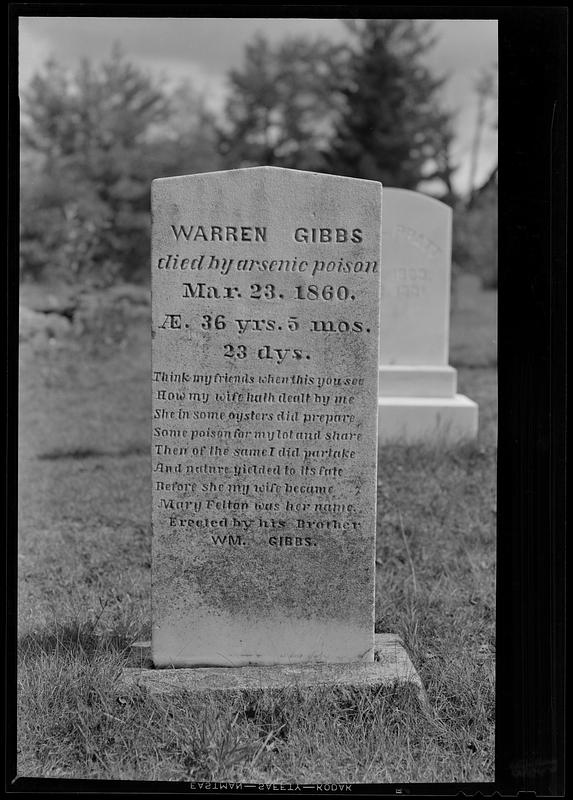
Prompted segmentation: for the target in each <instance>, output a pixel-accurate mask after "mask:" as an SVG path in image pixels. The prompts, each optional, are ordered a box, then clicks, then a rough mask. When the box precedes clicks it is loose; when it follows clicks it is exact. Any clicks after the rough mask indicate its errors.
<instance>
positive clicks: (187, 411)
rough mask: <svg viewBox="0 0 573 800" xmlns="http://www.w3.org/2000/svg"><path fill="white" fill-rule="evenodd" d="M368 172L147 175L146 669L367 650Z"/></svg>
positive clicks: (370, 429) (374, 257)
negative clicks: (149, 516) (364, 175)
mask: <svg viewBox="0 0 573 800" xmlns="http://www.w3.org/2000/svg"><path fill="white" fill-rule="evenodd" d="M380 214H381V185H380V184H379V183H376V182H373V181H365V180H356V179H353V178H344V177H338V176H330V175H320V174H317V173H310V172H300V171H295V170H287V169H278V168H273V167H255V168H252V169H239V170H230V171H226V172H215V173H206V174H201V175H190V176H181V177H174V178H162V179H158V180H156V181H154V182H153V188H152V218H153V226H152V298H153V328H152V337H153V344H152V396H153V423H152V486H153V491H152V502H153V572H152V575H153V580H152V600H153V603H152V608H153V634H152V658H153V662H154V664H155V666H156V667H202V666H203V667H245V666H247V665H281V664H336V663H352V662H373V660H374V569H375V568H374V549H375V532H376V531H375V529H376V515H375V505H376V460H377V430H376V427H377V379H378V342H379V331H378V328H379V290H380Z"/></svg>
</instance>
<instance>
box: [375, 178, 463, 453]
mask: <svg viewBox="0 0 573 800" xmlns="http://www.w3.org/2000/svg"><path fill="white" fill-rule="evenodd" d="M451 241H452V211H451V209H450V208H449V207H448V206H446V205H445V204H444V203H441V202H440V201H439V200H434V199H433V198H430V197H426V196H425V195H422V194H419V193H417V192H411V191H407V190H404V189H385V190H384V212H383V224H382V296H381V306H380V315H381V316H380V366H379V374H378V440H379V442H381V443H392V442H397V443H398V442H402V443H404V444H412V443H415V442H427V443H436V444H438V443H440V444H453V443H456V442H460V441H463V440H469V439H475V437H476V436H477V432H478V407H477V404H476V403H475V402H473V400H470V399H469V398H468V397H465V396H464V395H461V394H458V392H457V373H456V370H455V369H454V368H453V367H451V366H449V364H448V359H449V322H450V278H451Z"/></svg>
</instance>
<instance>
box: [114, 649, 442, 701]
mask: <svg viewBox="0 0 573 800" xmlns="http://www.w3.org/2000/svg"><path fill="white" fill-rule="evenodd" d="M374 640H375V641H374V661H372V662H356V663H348V664H303V665H301V664H296V665H292V666H290V665H289V666H286V665H279V666H263V667H259V666H251V667H193V668H191V669H188V668H177V669H154V668H153V666H152V664H151V659H150V648H149V650H148V643H143V644H140V645H139V656H140V658H141V663H143V664H147V666H143V667H140V668H134V667H130V668H127V669H125V670H124V671H123V676H122V677H123V681H124V682H125V683H127V684H129V685H132V686H133V685H135V686H141V687H144V688H146V689H147V690H148V691H149V692H151V693H153V694H173V693H176V692H180V691H192V692H202V691H213V690H216V691H220V690H224V691H225V690H235V691H237V690H238V691H240V690H254V689H287V688H302V687H319V686H327V687H329V686H330V687H336V686H347V687H352V688H354V687H382V686H392V685H394V684H408V683H409V684H413V685H414V686H415V687H416V691H417V693H418V697H419V699H420V701H421V702H422V703H423V704H425V703H426V697H425V692H424V687H423V685H422V681H421V679H420V676H419V675H418V673H417V671H416V669H415V668H414V665H413V664H412V662H411V660H410V657H409V656H408V653H407V652H406V649H405V647H404V644H403V643H402V640H401V639H400V637H399V636H396V635H395V634H389V633H379V634H375V637H374ZM136 650H137V646H136Z"/></svg>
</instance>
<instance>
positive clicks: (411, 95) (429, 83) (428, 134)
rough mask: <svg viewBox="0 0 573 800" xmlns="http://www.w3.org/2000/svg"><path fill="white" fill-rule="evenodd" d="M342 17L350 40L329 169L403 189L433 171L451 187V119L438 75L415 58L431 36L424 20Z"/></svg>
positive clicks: (423, 52)
mask: <svg viewBox="0 0 573 800" xmlns="http://www.w3.org/2000/svg"><path fill="white" fill-rule="evenodd" d="M346 24H347V26H348V28H349V30H350V31H351V33H352V35H353V39H354V41H353V45H352V53H351V55H350V59H349V65H348V77H347V80H346V82H345V85H344V86H343V89H342V94H343V97H344V107H343V111H342V115H341V118H340V120H339V123H338V125H337V127H336V132H335V135H334V137H333V140H332V143H331V147H330V151H329V153H328V154H327V161H328V164H329V169H330V170H331V171H332V172H338V173H340V174H343V175H352V176H354V177H360V178H369V179H373V180H380V181H382V183H383V184H386V185H389V186H397V187H400V188H404V189H416V188H418V187H419V185H420V184H421V183H422V182H423V181H429V180H435V179H436V178H438V179H440V180H441V181H442V182H443V183H444V184H445V190H446V191H449V192H452V186H451V176H452V173H453V171H454V169H455V167H454V166H453V165H452V163H451V157H450V145H451V141H452V137H453V132H452V127H451V118H450V115H449V114H448V113H446V112H444V111H443V110H441V109H440V106H439V103H438V92H439V89H440V88H441V86H442V84H443V82H444V78H436V77H434V76H433V75H432V74H431V72H430V70H429V69H428V67H427V66H425V64H424V62H423V57H424V56H425V55H426V53H427V52H428V51H429V50H430V49H431V48H432V46H433V45H434V43H435V42H434V40H433V39H432V38H431V36H430V25H431V23H421V22H419V21H417V20H400V19H391V20H383V19H370V20H356V21H350V22H347V23H346Z"/></svg>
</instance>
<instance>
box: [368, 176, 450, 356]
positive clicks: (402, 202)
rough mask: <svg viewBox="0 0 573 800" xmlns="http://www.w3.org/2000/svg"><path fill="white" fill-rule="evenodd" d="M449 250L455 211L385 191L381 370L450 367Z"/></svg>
mask: <svg viewBox="0 0 573 800" xmlns="http://www.w3.org/2000/svg"><path fill="white" fill-rule="evenodd" d="M451 250H452V210H451V208H449V207H448V206H447V205H446V204H445V203H442V202H440V201H439V200H434V199H433V198H431V197H428V196H427V195H423V194H420V193H419V192H412V191H409V190H407V189H393V188H385V189H384V217H383V223H382V263H383V267H382V301H381V311H382V318H381V323H380V364H381V365H387V364H388V365H391V364H400V365H402V366H406V365H410V366H428V365H433V366H446V365H447V363H448V351H449V323H450V272H451V264H450V259H451Z"/></svg>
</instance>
